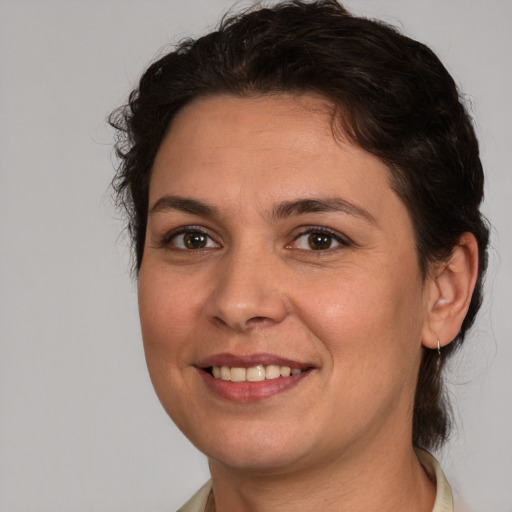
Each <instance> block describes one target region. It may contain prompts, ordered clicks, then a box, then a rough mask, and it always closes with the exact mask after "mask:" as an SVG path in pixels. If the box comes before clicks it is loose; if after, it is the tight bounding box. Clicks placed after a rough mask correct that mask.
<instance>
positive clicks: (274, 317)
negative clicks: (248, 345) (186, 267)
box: [205, 251, 288, 332]
mask: <svg viewBox="0 0 512 512" xmlns="http://www.w3.org/2000/svg"><path fill="white" fill-rule="evenodd" d="M276 260H277V257H276V256H274V255H273V254H267V255H264V254H262V253H261V251H259V252H258V253H256V252H255V251H252V252H251V251H243V252H242V251H237V252H236V253H233V254H232V255H231V256H230V257H229V258H226V259H225V261H223V263H222V267H221V268H218V269H217V272H216V275H215V277H214V279H215V286H214V288H213V290H212V292H211V294H210V296H209V297H208V300H207V303H206V305H205V308H206V314H207V315H208V316H209V318H211V319H212V321H214V322H215V323H217V324H220V325H223V326H227V327H229V328H231V329H233V330H236V331H238V332H245V331H249V330H250V329H252V328H254V327H256V326H265V325H272V324H277V323H280V322H282V321H283V320H284V319H285V317H286V316H287V312H288V307H287V302H286V300H285V294H284V293H283V289H282V280H281V278H280V277H279V274H280V272H279V264H278V262H277V261H276ZM281 275H282V272H281Z"/></svg>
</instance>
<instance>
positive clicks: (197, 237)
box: [183, 232, 207, 249]
mask: <svg viewBox="0 0 512 512" xmlns="http://www.w3.org/2000/svg"><path fill="white" fill-rule="evenodd" d="M206 242H207V237H206V235H204V234H203V233H199V232H197V233H185V234H184V235H183V243H184V245H185V247H186V248H187V249H203V248H204V247H206Z"/></svg>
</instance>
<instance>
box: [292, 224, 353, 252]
mask: <svg viewBox="0 0 512 512" xmlns="http://www.w3.org/2000/svg"><path fill="white" fill-rule="evenodd" d="M349 245H350V242H349V240H348V239H347V238H346V237H344V236H343V235H342V234H341V233H339V232H338V231H334V230H331V229H330V228H327V227H323V226H318V227H311V228H309V229H307V230H305V231H304V232H302V233H301V234H300V235H298V236H297V237H296V238H295V239H294V240H293V242H292V243H291V244H290V245H289V246H288V248H290V249H292V248H294V249H301V250H302V251H328V250H330V249H337V248H341V247H348V246H349Z"/></svg>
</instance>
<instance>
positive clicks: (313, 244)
mask: <svg viewBox="0 0 512 512" xmlns="http://www.w3.org/2000/svg"><path fill="white" fill-rule="evenodd" d="M308 245H309V247H310V248H311V249H313V251H322V250H326V249H330V248H331V246H332V236H331V235H327V234H325V233H311V234H310V235H309V236H308Z"/></svg>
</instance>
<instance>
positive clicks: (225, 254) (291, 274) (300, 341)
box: [139, 94, 475, 512]
mask: <svg viewBox="0 0 512 512" xmlns="http://www.w3.org/2000/svg"><path fill="white" fill-rule="evenodd" d="M176 197H179V198H180V201H181V202H180V201H176V200H175V198H176ZM169 198H173V199H169ZM182 199H186V200H193V201H195V202H194V203H191V202H190V201H189V202H188V203H187V202H183V200H182ZM304 199H308V200H315V201H323V202H324V203H325V202H329V201H330V202H331V203H329V204H330V205H331V206H332V201H334V200H336V201H337V203H336V204H337V205H339V204H341V205H342V207H341V208H340V207H339V206H338V207H336V208H335V209H333V208H325V207H323V211H311V208H310V206H311V204H309V207H308V206H307V205H306V206H304V204H305V203H303V202H302V203H300V205H302V206H301V207H300V208H299V207H298V206H297V202H299V201H303V200H304ZM340 200H342V201H343V203H340ZM198 203H200V204H201V205H203V206H204V205H208V206H209V210H210V211H206V210H205V208H202V209H201V208H198V206H197V204H198ZM149 204H150V214H149V219H148V225H147V237H146V242H145V249H144V256H143V259H142V265H141V269H140V275H139V307H140V318H141V325H142V333H143V339H144V346H145V352H146V358H147V363H148V368H149V371H150V375H151V378H152V381H153V385H154V387H155V390H156V392H157V395H158V397H159V398H160V401H161V402H162V404H163V406H164V408H165V409H166V411H167V412H168V414H169V415H170V416H171V418H172V419H173V420H174V421H175V423H176V424H177V425H178V427H179V428H180V429H181V430H182V431H183V432H184V434H185V435H186V436H187V437H188V438H189V439H190V440H191V441H192V443H194V444H195V445H196V446H197V447H198V448H199V449H200V450H201V451H202V452H204V453H205V454H206V455H207V456H208V459H209V463H210V470H211V473H212V480H213V488H214V495H215V502H213V501H211V503H210V504H209V507H210V510H213V509H214V508H215V507H216V510H217V511H223V512H228V511H234V510H237V511H244V510H253V511H257V510H294V511H300V510H325V511H329V510H336V511H341V510H350V511H358V510H361V511H362V510H365V511H372V510H379V511H381V512H382V511H386V510H394V511H401V510H404V511H405V510H409V511H410V510H417V511H423V510H425V511H427V510H431V509H432V506H433V501H434V495H435V489H434V485H433V484H432V483H431V482H430V480H429V479H428V478H427V475H426V474H425V472H424V470H423V469H422V467H421V465H420V464H419V462H418V460H417V458H416V456H415V454H414V451H413V448H412V444H411V436H412V434H411V430H412V405H413V401H414V391H415V385H416V380H417V374H418V368H419V364H420V359H421V353H422V344H425V345H428V344H432V345H433V346H435V344H436V342H437V337H438V336H439V335H444V334H445V332H446V338H445V339H452V338H449V336H450V333H451V331H450V328H451V329H452V330H454V331H455V330H456V325H455V326H453V327H452V326H451V324H450V325H449V326H448V327H446V324H447V320H446V319H447V318H448V319H449V320H450V321H451V322H452V323H455V324H456V323H457V322H458V321H459V320H458V317H457V319H455V320H454V321H453V320H452V316H453V315H452V316H450V314H449V313H450V312H448V306H447V304H448V303H450V304H451V303H454V302H455V299H457V300H458V302H457V304H459V303H461V304H462V303H463V302H464V300H463V299H462V298H460V297H459V296H460V295H461V293H462V292H460V290H459V288H460V287H459V288H457V286H455V284H454V283H456V279H454V278H453V276H454V275H460V274H461V272H459V273H456V270H457V269H455V268H450V269H448V270H447V267H445V268H444V270H443V271H439V272H437V273H434V274H433V275H432V276H430V277H427V278H426V279H425V280H424V279H423V278H422V276H421V272H420V268H419V266H418V258H417V254H416V250H415V243H414V232H413V228H412V224H411V219H410V216H409V214H408V211H407V209H406V208H405V206H404V204H403V203H402V201H401V200H400V199H399V197H398V196H397V195H396V194H395V192H394V191H393V190H392V188H391V187H390V182H389V171H388V169H387V168H386V166H385V165H384V164H383V163H382V162H381V161H380V160H378V159H377V158H376V157H374V156H373V155H370V154H368V153H366V152H365V151H363V150H362V149H360V148H358V147H355V146H354V145H351V144H349V143H348V142H346V141H343V140H340V138H339V137H338V138H337V140H335V138H334V137H333V133H332V130H331V124H330V118H329V109H328V105H327V103H326V102H325V100H323V99H321V98H319V97H316V96H313V95H302V96H292V95H285V94H282V95H274V96H264V97H258V98H256V97H252V98H235V97H231V96H214V97H208V98H202V99H199V100H195V101H194V102H193V103H191V104H189V105H187V106H186V107H184V109H183V110H182V111H181V112H180V113H179V114H178V115H177V117H176V118H175V119H174V121H173V124H172V126H171V127H170V130H169V132H168V134H167V136H166V137H165V139H164V140H163V142H162V144H161V147H160V149H159V151H158V154H157V157H156V159H155V163H154V167H153V171H152V178H151V184H150V198H149ZM283 204H286V205H288V206H289V205H290V204H295V207H288V209H287V208H284V207H283ZM184 205H185V206H184ZM279 205H281V209H280V210H279ZM317 206H318V205H317ZM319 209H320V210H322V208H319ZM326 228H327V229H328V230H330V231H329V232H328V233H325V231H323V232H322V230H325V229H326ZM305 231H308V233H306V234H304V232H305ZM197 232H200V233H202V234H203V236H204V240H206V246H205V247H203V248H192V249H189V248H187V246H186V245H185V243H184V242H185V241H186V239H185V238H184V237H185V236H186V234H187V233H189V234H190V233H197ZM319 232H320V235H321V236H325V237H326V238H323V240H326V241H327V246H326V247H327V248H324V249H320V250H312V248H311V245H310V239H309V238H308V237H309V235H310V234H311V233H319ZM194 236H195V235H194ZM466 238H467V240H469V242H467V243H465V244H462V249H461V250H460V253H461V256H460V258H459V259H457V258H454V261H455V262H457V261H459V260H460V262H461V263H460V266H461V268H463V270H464V269H465V270H466V271H467V272H466V273H468V272H469V273H471V271H474V268H475V261H474V260H475V258H474V254H473V253H471V244H472V240H471V236H469V237H466ZM329 244H330V245H329ZM194 247H195V246H194ZM467 247H470V249H469V250H468V249H467ZM468 254H469V255H470V256H471V254H473V259H471V258H468V257H467V255H468ZM473 273H474V272H473ZM464 275H465V274H464ZM440 276H441V277H440ZM471 279H473V277H471ZM471 279H469V281H471ZM466 281H468V279H466ZM466 281H464V282H466ZM469 281H468V282H469ZM473 283H474V279H473ZM470 284H471V283H470V282H469V285H468V286H469V287H470ZM449 293H452V295H451V296H450V297H448V299H446V297H447V296H448V295H449ZM468 294H469V296H470V293H469V292H467V293H466V294H465V295H466V296H467V295H468ZM462 295H464V294H463V293H462ZM454 298H455V299H454ZM459 299H460V300H459ZM464 307H465V306H464V304H462V305H461V306H460V307H459V309H461V311H462V310H463V309H464ZM450 311H451V310H450ZM460 315H462V313H461V314H459V316H460ZM461 318H463V316H462V317H461ZM460 321H462V320H460ZM459 327H460V324H459ZM434 331H436V332H434ZM455 334H456V332H455ZM432 338H436V339H432ZM225 353H229V354H234V355H237V356H240V357H244V356H251V355H254V354H261V353H264V354H267V355H270V357H280V358H286V359H289V360H292V361H296V362H299V363H300V364H301V365H304V366H305V367H308V368H310V370H309V371H308V372H307V374H306V375H305V376H304V377H303V378H301V379H300V380H299V381H298V382H297V383H296V384H295V385H293V386H291V387H290V388H289V389H286V390H283V391H282V392H276V393H273V394H271V396H269V397H267V398H265V399H263V400H255V401H245V402H244V401H243V400H233V399H228V398H226V397H224V396H220V395H218V394H216V393H215V392H213V391H212V390H211V388H210V387H209V386H208V385H206V384H205V379H204V378H203V376H202V375H201V372H202V370H200V369H199V368H198V366H201V363H202V362H203V361H205V360H206V359H208V358H210V357H212V356H215V355H218V354H225ZM397 488H399V489H400V493H397V491H396V490H397Z"/></svg>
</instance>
